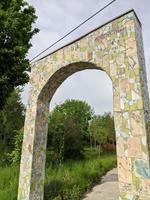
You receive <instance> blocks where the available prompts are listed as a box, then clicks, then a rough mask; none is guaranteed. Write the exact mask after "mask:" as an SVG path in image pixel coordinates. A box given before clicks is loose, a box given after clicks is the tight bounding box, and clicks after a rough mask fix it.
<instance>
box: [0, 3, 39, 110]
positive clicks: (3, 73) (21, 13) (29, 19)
mask: <svg viewBox="0 0 150 200" xmlns="http://www.w3.org/2000/svg"><path fill="white" fill-rule="evenodd" d="M36 18H37V17H36V15H35V9H34V8H33V7H32V6H30V5H29V4H28V3H27V2H26V1H25V0H5V1H0V47H1V48H0V109H2V107H3V105H4V103H5V101H6V98H7V97H8V95H9V94H10V93H11V92H12V91H13V90H14V88H15V87H17V86H19V85H23V84H25V83H27V82H28V73H27V71H29V70H30V67H29V60H28V59H27V58H26V56H27V53H28V49H29V48H30V47H31V43H30V40H31V38H32V36H33V35H34V34H35V33H37V32H38V29H36V28H32V25H33V23H34V22H35V20H36Z"/></svg>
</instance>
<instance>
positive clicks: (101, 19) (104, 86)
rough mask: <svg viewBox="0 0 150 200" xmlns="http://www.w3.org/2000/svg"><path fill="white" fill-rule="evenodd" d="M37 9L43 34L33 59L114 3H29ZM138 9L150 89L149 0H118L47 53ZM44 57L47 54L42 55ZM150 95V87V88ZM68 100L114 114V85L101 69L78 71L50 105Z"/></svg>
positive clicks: (95, 0) (32, 52) (31, 53)
mask: <svg viewBox="0 0 150 200" xmlns="http://www.w3.org/2000/svg"><path fill="white" fill-rule="evenodd" d="M27 1H28V2H29V3H30V4H32V5H33V6H34V7H35V9H36V14H37V16H38V19H37V22H36V24H35V26H36V27H38V28H39V29H40V32H39V33H38V34H37V35H35V36H34V37H33V39H32V44H33V47H32V48H31V49H30V51H29V55H28V57H29V58H30V59H31V58H33V57H34V56H35V55H37V54H38V53H39V52H40V51H42V50H43V49H45V48H47V47H48V46H49V45H50V44H52V43H53V42H55V41H56V40H57V39H59V38H60V37H61V36H63V35H65V34H66V33H67V32H68V31H70V30H71V29H72V28H74V27H75V26H77V25H78V24H79V23H81V22H82V21H83V20H85V19H86V18H87V17H89V16H90V15H91V14H93V13H94V12H96V11H97V10H99V9H100V8H102V7H103V6H104V5H105V4H107V3H108V2H110V1H111V0H42V1H41V0H27ZM130 9H134V10H135V11H136V13H137V15H138V17H139V19H140V21H141V23H142V25H143V39H144V50H145V58H146V68H147V78H148V86H149V85H150V28H149V26H150V25H149V23H150V2H149V0H132V1H131V0H117V1H116V2H115V3H114V4H113V5H111V6H110V7H109V8H107V9H105V10H104V11H103V12H101V13H100V14H99V15H97V16H96V17H94V18H93V19H92V20H91V21H89V22H87V23H86V24H85V25H83V26H82V27H81V28H80V29H78V30H77V31H76V32H74V33H73V34H71V35H70V36H69V37H68V38H66V39H65V40H64V41H63V42H60V43H59V44H58V45H56V46H55V47H54V48H52V49H50V50H49V51H47V52H46V54H48V53H50V52H51V51H53V50H54V49H57V48H58V47H60V46H63V45H64V44H67V43H68V42H70V41H72V40H74V39H76V38H78V37H80V36H81V35H84V34H85V33H87V32H89V31H91V30H92V29H94V28H96V27H98V26H100V25H102V24H103V23H105V22H107V21H109V20H111V19H113V18H115V17H117V16H118V15H120V14H123V13H125V12H126V11H128V10H130ZM42 56H43V55H42ZM28 91H29V87H28V86H26V87H25V89H24V92H23V94H22V100H23V103H25V104H26V103H27V99H28ZM149 92H150V87H149ZM65 99H81V100H85V101H87V102H88V103H89V104H90V105H91V106H92V107H93V108H94V110H95V113H96V114H102V113H103V112H108V111H112V85H111V81H110V79H109V78H108V76H107V75H106V74H105V73H104V72H101V71H98V70H85V71H82V72H77V73H75V74H74V75H72V76H70V77H69V78H68V79H66V80H65V81H64V82H63V83H62V85H61V86H60V87H59V88H58V90H57V91H56V93H55V95H54V96H53V99H52V101H51V103H50V108H51V109H52V108H53V107H54V106H55V104H58V103H62V102H64V101H65Z"/></svg>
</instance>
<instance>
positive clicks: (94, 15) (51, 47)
mask: <svg viewBox="0 0 150 200" xmlns="http://www.w3.org/2000/svg"><path fill="white" fill-rule="evenodd" d="M115 1H116V0H113V1H111V2H110V3H108V4H107V5H105V6H104V7H103V8H101V9H100V10H98V11H97V12H95V13H94V14H93V15H91V16H90V17H88V18H87V19H86V20H84V21H83V22H81V23H80V24H79V25H78V26H76V27H75V28H74V29H72V30H71V31H69V32H68V33H67V34H65V35H64V36H63V37H61V38H60V39H58V40H57V41H55V42H54V43H53V44H51V45H50V46H49V47H47V48H46V49H44V50H43V51H41V52H40V53H39V54H37V55H36V56H35V57H33V58H32V59H31V60H30V62H31V61H33V60H35V59H36V58H37V57H39V56H40V55H42V54H43V53H44V52H46V51H47V50H48V49H50V48H52V47H53V46H54V45H55V44H57V43H58V42H60V41H61V40H63V39H64V38H66V37H67V36H68V35H70V34H71V33H73V32H74V31H75V30H77V29H78V28H79V27H81V26H82V25H83V24H85V23H86V22H87V21H89V20H90V19H92V18H93V17H95V16H96V15H97V14H98V13H100V12H101V11H103V10H104V9H105V8H107V7H108V6H110V5H111V4H113V3H114V2H115Z"/></svg>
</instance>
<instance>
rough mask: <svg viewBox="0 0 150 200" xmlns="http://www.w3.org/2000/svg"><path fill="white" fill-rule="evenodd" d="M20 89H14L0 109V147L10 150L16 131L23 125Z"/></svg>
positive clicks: (23, 109)
mask: <svg viewBox="0 0 150 200" xmlns="http://www.w3.org/2000/svg"><path fill="white" fill-rule="evenodd" d="M21 91H22V90H20V89H16V90H14V91H13V92H12V93H11V95H10V96H9V97H8V98H7V100H6V103H5V105H4V106H3V110H1V111H0V143H1V145H0V148H6V149H8V150H12V149H13V147H14V137H15V135H16V131H17V130H20V129H21V128H22V127H23V124H24V111H25V108H24V105H23V104H22V102H21V97H20V93H21ZM1 150H2V149H1Z"/></svg>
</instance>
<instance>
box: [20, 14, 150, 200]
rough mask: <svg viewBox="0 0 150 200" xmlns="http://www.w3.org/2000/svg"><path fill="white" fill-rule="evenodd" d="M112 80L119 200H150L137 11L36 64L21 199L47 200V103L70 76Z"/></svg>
mask: <svg viewBox="0 0 150 200" xmlns="http://www.w3.org/2000/svg"><path fill="white" fill-rule="evenodd" d="M85 69H98V70H103V71H105V72H106V74H107V75H108V76H109V77H110V79H111V80H112V85H113V102H114V103H113V104H114V120H115V129H116V138H117V161H118V177H119V189H120V197H119V199H120V200H136V199H139V200H148V199H149V200H150V157H149V154H150V148H149V146H150V145H149V143H150V131H149V130H150V107H149V96H148V89H147V80H146V71H145V62H144V52H143V43H142V33H141V24H140V22H139V20H138V18H137V16H136V14H135V12H134V11H130V12H128V13H125V14H124V15H122V16H120V17H118V18H116V19H114V20H112V21H111V22H108V23H107V24H105V25H103V26H101V27H100V28H98V29H96V30H94V31H92V32H90V33H89V34H87V35H85V36H84V37H82V38H80V39H78V40H76V41H74V42H72V43H70V44H69V45H67V46H65V47H63V48H61V49H59V50H57V51H55V52H54V53H52V54H50V55H48V56H46V57H44V58H42V59H41V60H38V61H36V62H35V63H33V64H32V69H31V77H30V85H31V87H30V95H29V102H28V106H27V111H26V120H25V128H24V141H23V149H22V159H21V166H20V179H19V189H18V200H43V184H44V174H45V151H46V142H47V122H48V113H49V102H50V100H51V98H52V96H53V94H54V93H55V91H56V90H57V88H58V87H59V86H60V85H61V83H62V82H63V81H64V80H65V79H66V78H67V77H69V76H70V75H72V74H73V73H75V72H77V71H81V70H85Z"/></svg>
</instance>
